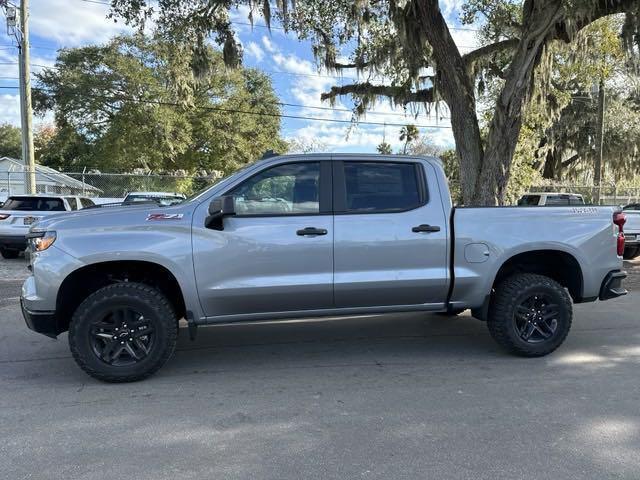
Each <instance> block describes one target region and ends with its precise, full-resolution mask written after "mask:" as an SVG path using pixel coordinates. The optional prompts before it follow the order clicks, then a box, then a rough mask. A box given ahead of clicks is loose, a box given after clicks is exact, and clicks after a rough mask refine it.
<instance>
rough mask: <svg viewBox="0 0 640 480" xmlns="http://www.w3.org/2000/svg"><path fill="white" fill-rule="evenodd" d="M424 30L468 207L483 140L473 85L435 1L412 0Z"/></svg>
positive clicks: (411, 4)
mask: <svg viewBox="0 0 640 480" xmlns="http://www.w3.org/2000/svg"><path fill="white" fill-rule="evenodd" d="M406 8H407V10H408V11H412V13H413V14H414V15H415V17H416V20H417V21H418V22H419V23H420V24H422V25H424V26H426V28H424V29H423V31H424V34H425V36H426V40H427V41H428V42H429V44H430V45H431V48H432V50H433V56H434V57H435V59H436V61H437V64H438V72H437V75H436V80H435V86H436V91H438V92H441V93H442V96H443V97H444V101H445V102H446V103H447V105H448V106H449V110H450V111H451V126H452V130H453V136H454V138H455V141H456V152H457V153H458V158H459V160H460V187H461V191H462V199H463V202H464V203H465V204H467V205H468V204H471V203H472V201H473V198H474V193H475V186H476V184H477V181H478V174H479V173H480V166H481V165H482V161H483V150H482V137H481V135H480V126H479V124H478V117H477V113H476V99H475V92H474V82H473V78H472V76H471V74H470V72H469V71H468V70H467V65H466V64H465V62H464V60H463V59H462V56H461V55H460V52H459V51H458V47H457V46H456V44H455V42H454V41H453V37H451V34H450V32H449V28H448V27H447V24H446V21H445V19H444V17H443V16H442V12H441V11H440V6H439V4H438V0H426V1H420V0H414V1H413V2H411V3H410V4H409V5H407V7H406Z"/></svg>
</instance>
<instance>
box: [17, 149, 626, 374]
mask: <svg viewBox="0 0 640 480" xmlns="http://www.w3.org/2000/svg"><path fill="white" fill-rule="evenodd" d="M623 225H624V215H623V214H622V213H621V212H619V211H617V209H616V208H614V207H591V206H588V207H587V206H567V207H548V208H544V209H541V208H511V207H506V208H454V207H453V206H452V203H451V198H450V196H449V189H448V185H447V180H446V177H445V174H444V171H443V169H442V166H441V164H440V162H439V161H438V160H437V159H435V158H425V157H409V156H395V155H393V156H382V155H367V154H349V155H347V154H315V155H300V156H297V155H293V156H276V157H272V158H268V159H264V160H262V161H259V162H257V163H254V164H252V165H250V166H248V167H246V168H244V169H243V170H240V171H238V172H236V173H235V174H233V175H232V176H230V177H228V178H226V179H224V180H221V181H220V182H219V183H218V184H216V185H214V186H212V187H210V188H209V189H207V190H205V191H203V192H201V193H199V194H197V195H195V196H194V197H191V198H188V199H186V200H185V201H183V202H182V203H180V204H178V205H173V206H167V207H159V206H153V205H148V204H145V205H140V206H129V207H123V208H110V209H104V210H96V211H92V212H90V213H88V212H86V213H85V212H76V213H73V214H70V215H65V216H60V217H57V218H51V219H44V220H42V221H40V222H39V223H38V224H37V225H35V226H34V227H33V228H32V229H31V232H30V234H29V237H30V242H31V243H30V249H31V251H32V254H31V256H30V269H31V272H32V274H31V276H30V277H29V278H28V279H27V280H26V282H25V283H24V286H23V288H22V297H21V302H22V309H23V314H24V317H25V320H26V322H27V325H28V326H29V328H31V329H33V330H35V331H37V332H40V333H43V334H45V335H48V336H51V337H56V336H57V335H59V334H61V333H62V332H65V331H67V330H68V331H69V345H70V349H71V352H72V354H73V357H74V358H75V360H76V362H77V363H78V365H79V366H80V367H81V368H82V369H83V370H85V371H86V372H87V373H88V374H89V375H92V376H94V377H95V378H98V379H101V380H104V381H111V382H124V381H133V380H139V379H142V378H144V377H147V376H148V375H150V374H152V373H154V372H155V371H157V370H158V369H159V368H160V367H161V366H162V365H163V364H164V363H165V362H166V361H167V359H168V358H169V357H170V356H171V354H172V353H173V351H174V348H175V345H176V337H177V333H178V321H179V319H182V318H184V319H185V320H186V321H187V323H188V325H189V331H190V334H191V336H192V338H193V337H195V333H196V330H197V327H199V326H202V325H211V324H220V323H230V322H255V321H261V320H284V319H291V318H307V317H318V316H345V315H354V314H358V315H362V314H381V313H388V312H408V311H412V312H443V313H451V314H455V313H457V312H460V311H462V310H465V309H471V312H472V315H473V316H474V317H476V318H477V319H479V320H482V321H485V322H486V323H487V326H488V329H489V332H490V334H491V335H492V336H493V338H494V339H495V340H496V341H497V342H498V343H499V344H500V345H501V346H502V347H503V348H504V349H506V350H507V351H510V352H512V353H514V354H517V355H522V356H528V357H536V356H541V355H546V354H548V353H550V352H552V351H554V350H555V349H556V348H558V347H559V346H560V344H562V342H563V341H564V339H565V338H566V336H567V334H568V333H569V329H570V327H571V322H572V315H573V314H572V303H582V302H592V301H595V300H598V299H600V300H608V299H610V298H614V297H618V296H620V295H624V294H625V293H626V291H625V290H624V288H623V286H622V280H623V279H624V278H625V276H626V274H625V273H624V272H623V271H622V253H623V249H624V234H623Z"/></svg>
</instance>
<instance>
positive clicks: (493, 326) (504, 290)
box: [487, 273, 573, 357]
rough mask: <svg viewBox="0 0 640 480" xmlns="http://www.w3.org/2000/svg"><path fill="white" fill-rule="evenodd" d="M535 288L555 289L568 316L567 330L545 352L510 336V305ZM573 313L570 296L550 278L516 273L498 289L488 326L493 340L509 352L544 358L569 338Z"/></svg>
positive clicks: (490, 311)
mask: <svg viewBox="0 0 640 480" xmlns="http://www.w3.org/2000/svg"><path fill="white" fill-rule="evenodd" d="M533 285H542V286H544V287H545V288H551V289H553V290H556V293H558V294H559V296H560V298H562V301H563V305H562V306H561V308H563V309H565V311H566V312H567V313H568V315H567V323H568V325H567V327H566V328H565V331H564V332H562V334H561V336H560V337H557V338H556V339H555V340H554V342H553V343H552V344H550V345H549V346H548V347H547V348H544V349H541V348H540V345H537V346H536V345H535V344H530V343H524V342H523V343H520V342H516V341H515V339H514V338H513V337H512V335H510V334H509V329H510V328H511V325H510V322H511V313H510V312H511V308H512V305H511V302H512V301H513V299H514V298H517V297H518V296H519V295H521V294H522V293H523V292H524V291H525V290H526V289H529V288H531V286H533ZM572 312H573V308H572V303H571V297H570V296H569V294H568V293H567V291H566V290H565V288H564V287H563V286H562V285H560V284H559V283H558V282H556V281H555V280H553V279H552V278H549V277H547V276H544V275H538V274H535V273H517V274H514V275H512V276H510V277H508V278H506V279H505V280H503V281H502V283H500V284H499V285H498V287H496V292H495V297H494V299H493V301H492V302H491V306H490V309H489V319H488V321H487V327H488V328H489V333H490V334H491V336H492V337H493V339H494V340H495V341H496V342H497V343H498V344H499V345H501V346H502V347H503V348H505V349H506V350H508V351H509V352H511V353H514V354H516V355H520V356H523V357H541V356H544V355H547V354H549V353H551V352H552V351H554V350H555V349H556V348H558V347H559V346H560V345H562V343H563V342H564V340H565V339H566V338H567V335H568V334H569V330H570V329H571V317H572Z"/></svg>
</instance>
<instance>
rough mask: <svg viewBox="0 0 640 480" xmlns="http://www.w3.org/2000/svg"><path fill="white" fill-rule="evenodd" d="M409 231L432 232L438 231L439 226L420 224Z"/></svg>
mask: <svg viewBox="0 0 640 480" xmlns="http://www.w3.org/2000/svg"><path fill="white" fill-rule="evenodd" d="M411 231H412V232H415V233H420V232H425V233H433V232H439V231H440V227H437V226H431V225H426V224H422V225H418V226H417V227H413V228H412V229H411Z"/></svg>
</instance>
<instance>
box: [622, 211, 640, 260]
mask: <svg viewBox="0 0 640 480" xmlns="http://www.w3.org/2000/svg"><path fill="white" fill-rule="evenodd" d="M623 211H624V213H625V216H626V217H627V222H626V223H625V226H624V258H625V259H626V260H631V259H633V258H636V257H637V256H638V255H640V203H631V204H629V205H627V206H625V207H624V208H623Z"/></svg>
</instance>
